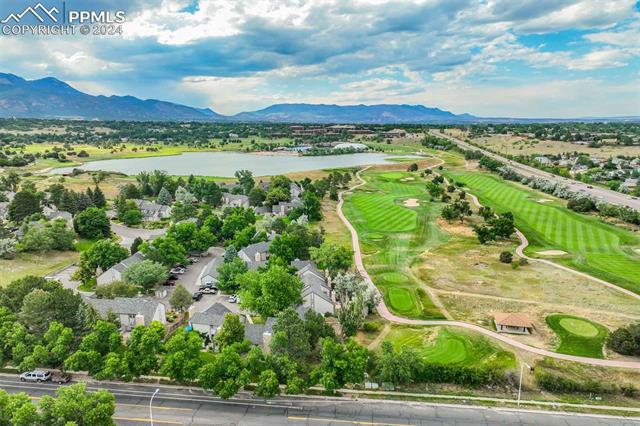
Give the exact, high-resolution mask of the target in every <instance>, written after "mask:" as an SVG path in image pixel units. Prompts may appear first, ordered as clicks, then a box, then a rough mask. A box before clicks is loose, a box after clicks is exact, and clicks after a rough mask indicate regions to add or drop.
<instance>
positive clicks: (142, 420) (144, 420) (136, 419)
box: [112, 416, 184, 425]
mask: <svg viewBox="0 0 640 426" xmlns="http://www.w3.org/2000/svg"><path fill="white" fill-rule="evenodd" d="M112 418H113V420H125V421H128V422H140V423H150V422H151V419H150V418H148V417H119V416H114V417H112ZM153 423H159V424H164V425H183V424H184V423H182V422H172V421H171V420H158V419H153Z"/></svg>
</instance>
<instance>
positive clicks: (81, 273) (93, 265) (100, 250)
mask: <svg viewBox="0 0 640 426" xmlns="http://www.w3.org/2000/svg"><path fill="white" fill-rule="evenodd" d="M128 255H129V252H128V251H127V249H126V248H124V247H120V246H119V245H118V244H116V243H114V242H112V241H110V240H100V241H98V242H96V243H95V244H94V245H92V246H91V247H90V248H89V249H87V250H86V251H84V252H82V253H81V254H80V262H79V264H78V270H77V271H76V272H75V273H74V278H75V279H79V280H81V281H82V282H87V281H89V280H90V279H91V278H93V277H95V275H96V269H97V268H100V269H101V270H102V271H106V270H107V269H109V268H111V267H112V266H113V265H115V264H116V263H119V262H121V261H122V260H124V259H126V258H127V256H128Z"/></svg>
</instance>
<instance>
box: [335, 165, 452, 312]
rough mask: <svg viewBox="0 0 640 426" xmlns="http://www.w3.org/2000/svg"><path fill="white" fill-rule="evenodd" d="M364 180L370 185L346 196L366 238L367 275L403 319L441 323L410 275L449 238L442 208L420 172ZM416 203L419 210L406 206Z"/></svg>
mask: <svg viewBox="0 0 640 426" xmlns="http://www.w3.org/2000/svg"><path fill="white" fill-rule="evenodd" d="M364 178H365V180H367V182H368V183H367V185H365V186H363V187H360V188H359V189H358V190H356V191H355V193H353V194H351V195H347V196H346V198H345V205H344V212H345V215H346V216H347V218H348V219H349V221H350V222H351V223H352V224H353V225H354V227H355V228H356V230H357V232H358V235H359V237H360V245H361V249H362V251H363V254H364V263H365V266H366V268H367V271H369V274H370V275H371V278H372V279H373V281H374V283H375V284H376V285H377V286H378V287H379V288H380V289H381V290H382V292H383V294H384V298H385V302H386V304H387V305H388V306H389V307H390V309H391V310H393V311H394V312H395V313H397V314H398V315H403V316H407V317H411V318H441V317H442V314H441V313H440V312H439V310H438V309H437V308H436V307H435V306H434V305H433V303H432V302H431V300H430V299H429V297H428V296H427V294H426V292H425V291H424V290H423V289H421V288H420V284H419V283H418V282H417V281H416V280H415V279H414V278H413V276H412V274H411V271H410V267H411V263H412V262H413V261H414V259H415V258H416V256H418V255H419V254H421V253H422V252H424V251H425V250H426V249H427V248H429V247H432V246H434V245H437V244H439V243H441V242H442V241H445V240H446V239H447V238H448V237H447V234H445V233H444V232H442V231H441V230H440V228H439V227H438V226H437V225H436V224H435V218H436V217H437V216H438V214H439V211H440V208H441V206H440V205H439V204H434V203H431V202H428V201H427V198H426V195H425V191H424V182H423V180H422V179H421V178H420V177H419V175H418V174H417V173H407V172H402V171H382V172H380V171H371V172H366V173H365V174H364ZM411 198H415V199H417V200H418V202H419V206H418V207H405V206H404V205H403V202H404V201H405V200H407V199H411Z"/></svg>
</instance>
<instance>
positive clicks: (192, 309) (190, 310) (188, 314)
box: [187, 305, 196, 319]
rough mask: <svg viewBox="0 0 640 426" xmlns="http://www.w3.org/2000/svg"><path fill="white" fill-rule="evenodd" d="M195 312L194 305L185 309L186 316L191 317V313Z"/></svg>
mask: <svg viewBox="0 0 640 426" xmlns="http://www.w3.org/2000/svg"><path fill="white" fill-rule="evenodd" d="M195 313H196V307H195V306H194V305H191V306H189V309H187V318H188V319H191V318H193V314H195Z"/></svg>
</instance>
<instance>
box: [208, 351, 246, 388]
mask: <svg viewBox="0 0 640 426" xmlns="http://www.w3.org/2000/svg"><path fill="white" fill-rule="evenodd" d="M249 375H250V373H249V371H248V370H247V369H246V367H245V364H244V361H243V359H242V357H241V356H240V354H238V352H236V351H235V350H234V348H233V347H232V346H228V347H226V348H224V349H223V350H222V352H220V353H219V354H218V355H216V357H215V358H214V359H213V361H212V362H209V363H207V364H205V365H204V366H203V367H202V368H201V369H200V373H199V374H198V382H199V383H200V385H201V386H202V387H203V388H204V389H209V390H212V391H213V392H215V393H216V395H218V396H219V397H220V398H222V399H229V398H231V397H232V396H234V395H235V394H237V393H238V391H239V390H240V388H242V387H243V386H245V385H246V384H247V383H248V380H249Z"/></svg>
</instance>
